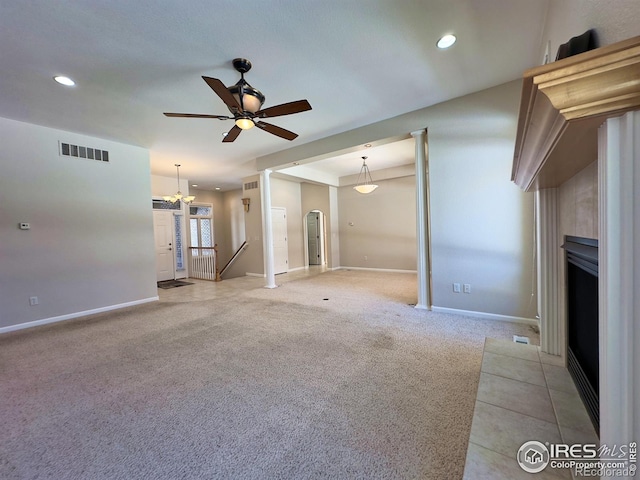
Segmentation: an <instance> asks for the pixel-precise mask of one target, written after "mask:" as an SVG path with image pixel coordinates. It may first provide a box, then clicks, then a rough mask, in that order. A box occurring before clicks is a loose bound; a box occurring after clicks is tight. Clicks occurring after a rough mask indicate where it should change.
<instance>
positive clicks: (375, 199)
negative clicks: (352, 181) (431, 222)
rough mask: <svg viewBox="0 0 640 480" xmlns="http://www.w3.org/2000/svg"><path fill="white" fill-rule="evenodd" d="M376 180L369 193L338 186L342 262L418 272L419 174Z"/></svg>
mask: <svg viewBox="0 0 640 480" xmlns="http://www.w3.org/2000/svg"><path fill="white" fill-rule="evenodd" d="M374 173H375V172H374ZM374 180H375V183H377V184H378V188H377V189H376V190H375V191H373V192H372V193H370V194H367V195H363V194H361V193H358V192H356V191H355V190H354V189H353V188H352V187H351V186H348V187H340V188H338V205H339V212H340V261H341V265H342V266H343V267H360V268H383V269H391V270H412V271H415V270H416V181H415V176H411V177H400V178H394V179H391V180H376V179H375V178H374Z"/></svg>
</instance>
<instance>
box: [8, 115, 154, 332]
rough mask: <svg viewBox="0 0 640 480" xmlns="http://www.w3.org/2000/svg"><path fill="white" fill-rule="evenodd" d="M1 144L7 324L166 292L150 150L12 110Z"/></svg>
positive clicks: (94, 308) (96, 307) (130, 300)
mask: <svg viewBox="0 0 640 480" xmlns="http://www.w3.org/2000/svg"><path fill="white" fill-rule="evenodd" d="M59 140H61V141H63V142H68V143H72V144H77V145H84V146H89V147H94V148H101V149H104V150H108V151H109V154H110V157H109V158H110V161H109V163H105V162H98V161H96V160H88V159H83V158H74V157H67V156H60V155H59V154H58V141H59ZM0 144H1V145H2V148H1V149H0V156H1V162H2V180H0V183H1V187H0V238H1V239H2V240H1V242H0V262H1V267H0V327H6V326H10V325H16V324H22V323H26V322H33V321H38V320H45V319H51V318H54V317H60V316H67V315H71V314H75V313H78V312H85V311H91V310H96V309H103V308H109V307H113V306H117V305H121V304H124V303H129V302H139V301H145V300H152V299H154V298H155V297H156V296H157V288H156V267H155V253H154V241H153V217H152V208H151V183H150V172H149V154H148V152H147V150H145V149H142V148H138V147H133V146H129V145H123V144H119V143H115V142H110V141H107V140H103V139H99V138H94V137H88V136H84V135H77V134H74V133H70V132H65V131H61V130H55V129H51V128H45V127H40V126H37V125H31V124H27V123H21V122H16V121H12V120H7V119H3V118H0ZM20 222H29V223H30V224H31V229H30V230H20V229H18V224H19V223H20ZM31 296H37V297H38V299H39V305H36V306H30V305H29V297H31Z"/></svg>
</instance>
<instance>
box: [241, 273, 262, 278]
mask: <svg viewBox="0 0 640 480" xmlns="http://www.w3.org/2000/svg"><path fill="white" fill-rule="evenodd" d="M245 275H246V276H247V277H260V278H264V277H266V275H265V274H264V273H251V272H245Z"/></svg>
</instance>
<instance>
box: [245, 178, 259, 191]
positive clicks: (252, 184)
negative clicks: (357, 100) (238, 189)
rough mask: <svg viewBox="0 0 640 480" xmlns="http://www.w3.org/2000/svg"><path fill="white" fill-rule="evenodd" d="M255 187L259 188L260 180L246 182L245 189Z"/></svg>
mask: <svg viewBox="0 0 640 480" xmlns="http://www.w3.org/2000/svg"><path fill="white" fill-rule="evenodd" d="M254 188H258V181H257V180H256V181H254V182H249V183H245V184H244V189H245V190H253V189H254Z"/></svg>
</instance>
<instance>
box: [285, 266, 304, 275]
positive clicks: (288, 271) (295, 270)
mask: <svg viewBox="0 0 640 480" xmlns="http://www.w3.org/2000/svg"><path fill="white" fill-rule="evenodd" d="M298 270H309V267H308V266H306V267H296V268H290V269H289V270H287V273H291V272H297V271H298Z"/></svg>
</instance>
